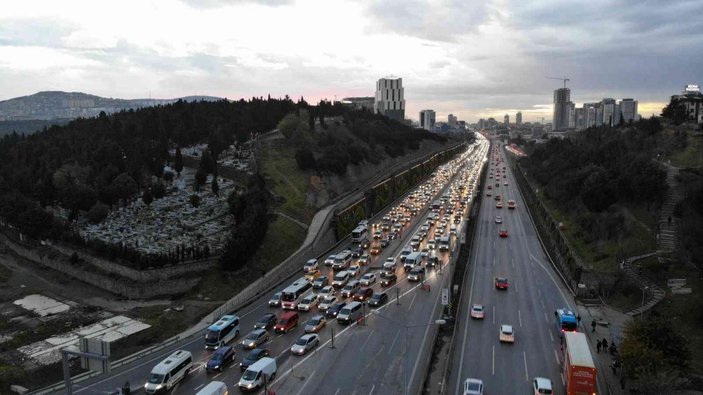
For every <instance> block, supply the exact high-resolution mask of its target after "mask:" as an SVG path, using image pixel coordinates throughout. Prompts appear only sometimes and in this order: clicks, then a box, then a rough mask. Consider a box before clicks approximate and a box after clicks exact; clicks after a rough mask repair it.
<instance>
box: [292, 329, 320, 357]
mask: <svg viewBox="0 0 703 395" xmlns="http://www.w3.org/2000/svg"><path fill="white" fill-rule="evenodd" d="M318 343H320V337H319V336H317V334H315V333H310V334H307V335H303V336H300V338H298V340H297V341H296V342H295V344H293V347H291V348H290V352H291V353H292V354H294V355H304V354H305V353H307V352H308V351H309V350H312V349H313V348H314V347H315V346H317V344H318Z"/></svg>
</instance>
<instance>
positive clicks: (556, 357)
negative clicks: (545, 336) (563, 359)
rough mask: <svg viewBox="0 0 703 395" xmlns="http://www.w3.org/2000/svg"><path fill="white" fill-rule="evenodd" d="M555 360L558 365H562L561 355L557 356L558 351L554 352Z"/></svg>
mask: <svg viewBox="0 0 703 395" xmlns="http://www.w3.org/2000/svg"><path fill="white" fill-rule="evenodd" d="M554 359H556V360H557V365H561V363H560V362H559V354H557V350H554Z"/></svg>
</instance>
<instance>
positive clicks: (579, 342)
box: [563, 332, 597, 395]
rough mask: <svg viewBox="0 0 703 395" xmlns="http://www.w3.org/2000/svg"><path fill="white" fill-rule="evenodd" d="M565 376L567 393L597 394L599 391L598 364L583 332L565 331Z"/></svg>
mask: <svg viewBox="0 0 703 395" xmlns="http://www.w3.org/2000/svg"><path fill="white" fill-rule="evenodd" d="M563 377H564V382H565V384H566V394H567V395H581V394H587V395H591V394H593V395H595V394H596V392H597V390H596V386H597V384H596V380H597V379H596V365H595V364H594V363H593V356H591V350H590V349H589V347H588V339H586V335H585V334H583V333H578V332H565V333H564V367H563Z"/></svg>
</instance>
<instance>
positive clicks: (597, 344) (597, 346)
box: [596, 339, 602, 354]
mask: <svg viewBox="0 0 703 395" xmlns="http://www.w3.org/2000/svg"><path fill="white" fill-rule="evenodd" d="M601 345H602V343H601V342H600V339H598V341H597V342H596V350H598V354H600V347H601Z"/></svg>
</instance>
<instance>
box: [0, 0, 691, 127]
mask: <svg viewBox="0 0 703 395" xmlns="http://www.w3.org/2000/svg"><path fill="white" fill-rule="evenodd" d="M701 16H703V1H700V0H691V1H685V0H681V1H679V0H619V1H618V0H591V1H588V2H572V1H567V0H544V1H538V0H529V1H525V0H485V1H483V0H463V1H462V0H457V1H452V0H444V1H441V0H436V1H422V0H381V1H366V0H356V1H341V0H340V1H337V0H319V1H312V0H311V1H308V0H298V1H295V0H261V1H247V0H229V1H228V0H202V1H198V0H180V1H179V0H158V1H145V0H138V1H127V0H120V1H111V2H108V1H66V0H62V1H55V0H49V1H32V0H22V1H11V2H7V3H4V5H3V7H2V11H1V12H0V100H5V99H9V98H12V97H17V96H24V95H30V94H33V93H36V92H38V91H42V90H64V91H81V92H86V93H91V94H96V95H100V96H105V97H120V98H143V97H149V96H151V97H153V98H171V97H178V96H185V95H195V94H198V95H212V96H221V97H227V98H230V99H237V98H240V97H244V98H248V97H252V96H264V95H267V94H271V95H272V96H283V95H286V94H288V95H289V96H291V97H294V98H298V97H300V96H303V97H305V99H306V100H308V101H309V102H315V101H317V100H319V99H322V98H327V99H334V98H335V97H336V98H338V99H341V98H342V97H345V96H372V95H373V93H374V92H373V90H374V86H375V81H376V80H377V79H378V78H380V77H383V76H387V75H395V76H400V77H402V78H403V85H404V87H405V99H406V106H407V110H406V116H408V117H410V118H413V119H417V118H418V115H417V114H418V112H419V110H421V109H424V108H431V109H434V110H435V111H437V113H438V120H439V119H442V120H446V115H447V114H449V113H454V114H456V115H458V116H459V118H460V119H465V120H468V121H471V122H474V121H476V120H477V119H478V118H479V117H487V116H495V117H501V118H500V119H502V115H503V114H505V113H506V112H507V113H510V114H511V118H512V117H513V116H514V113H515V112H516V111H518V110H521V111H522V113H523V118H524V119H525V120H528V121H538V120H540V119H541V118H542V117H544V118H545V122H547V121H550V120H551V105H552V91H553V90H554V89H556V88H558V87H560V86H561V85H562V82H561V81H558V80H552V79H547V78H545V77H548V76H549V77H561V76H568V77H569V78H570V81H569V82H568V86H569V87H570V88H571V89H572V96H571V97H572V100H573V101H575V102H576V103H583V102H589V101H597V100H600V99H601V98H603V97H613V98H616V99H620V98H623V97H634V98H635V99H638V100H639V101H640V113H641V114H642V115H644V116H649V115H650V114H652V113H658V112H659V109H660V108H661V106H662V105H663V103H664V102H665V101H668V97H669V96H670V95H672V94H675V93H678V92H679V91H681V90H682V89H683V86H684V85H685V84H687V83H696V84H703V17H701Z"/></svg>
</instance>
